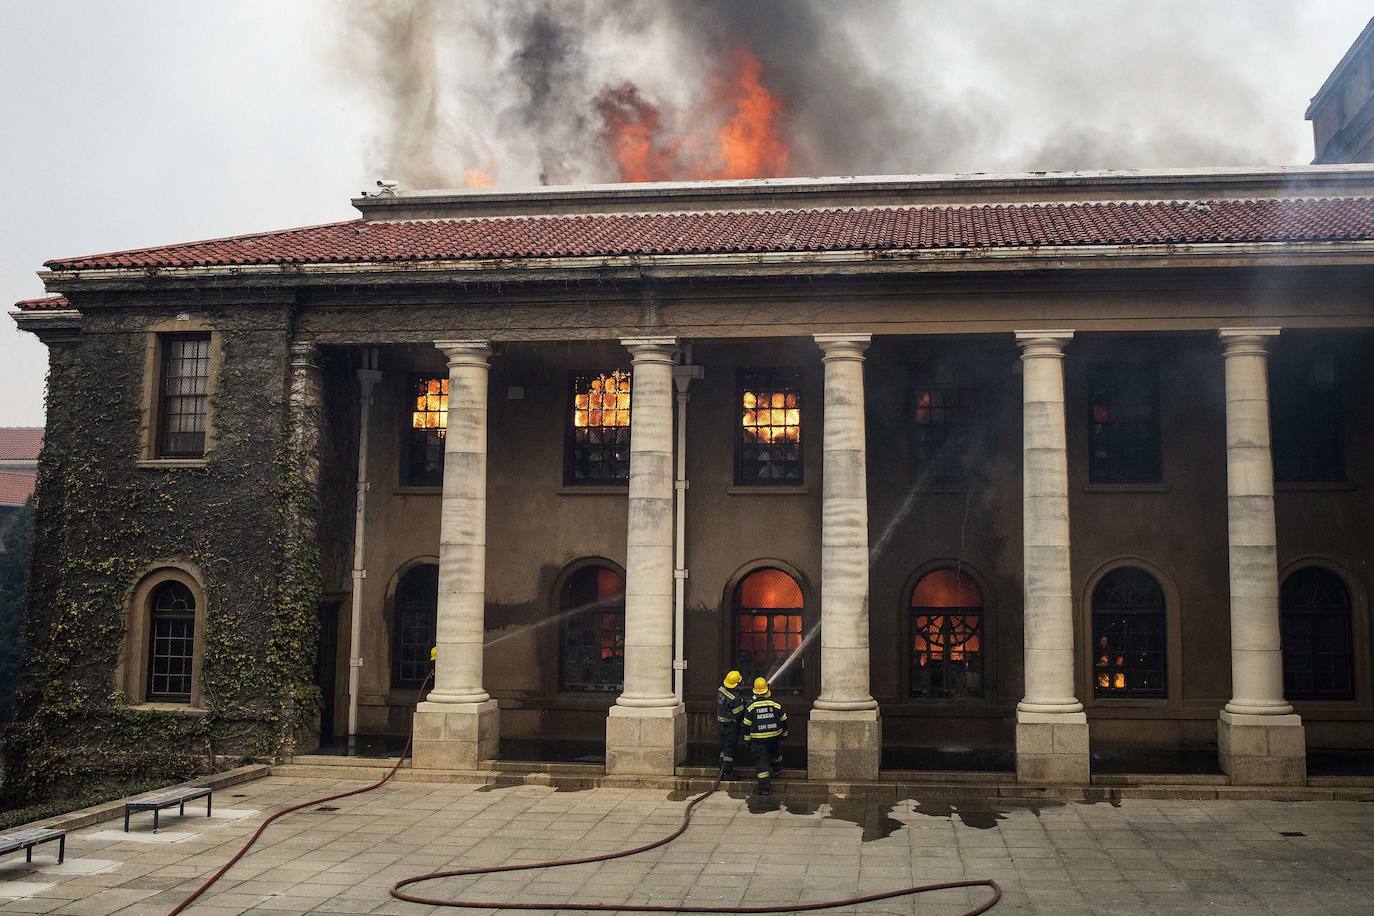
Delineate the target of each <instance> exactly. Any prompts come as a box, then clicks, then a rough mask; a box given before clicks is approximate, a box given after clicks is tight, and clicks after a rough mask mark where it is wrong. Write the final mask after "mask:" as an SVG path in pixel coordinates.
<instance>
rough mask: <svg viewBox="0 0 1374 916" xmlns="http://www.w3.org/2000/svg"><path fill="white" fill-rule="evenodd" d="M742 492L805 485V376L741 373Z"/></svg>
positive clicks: (739, 479)
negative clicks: (803, 377) (803, 405)
mask: <svg viewBox="0 0 1374 916" xmlns="http://www.w3.org/2000/svg"><path fill="white" fill-rule="evenodd" d="M738 388H739V399H738V400H737V401H736V403H737V404H738V405H739V407H740V411H741V413H740V426H739V442H738V448H737V449H736V455H737V461H736V464H735V483H736V484H737V485H739V486H756V485H763V486H778V485H782V486H798V485H800V484H801V483H802V469H803V462H802V441H801V373H799V372H793V371H786V370H778V369H751V370H747V371H742V372H740V373H739V385H738Z"/></svg>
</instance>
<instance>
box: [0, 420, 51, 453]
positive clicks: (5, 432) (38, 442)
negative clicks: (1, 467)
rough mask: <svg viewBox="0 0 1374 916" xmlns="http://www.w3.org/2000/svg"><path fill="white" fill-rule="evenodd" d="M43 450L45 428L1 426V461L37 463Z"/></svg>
mask: <svg viewBox="0 0 1374 916" xmlns="http://www.w3.org/2000/svg"><path fill="white" fill-rule="evenodd" d="M42 450H43V427H41V426H0V461H37V460H38V453H39V452H40V451H42Z"/></svg>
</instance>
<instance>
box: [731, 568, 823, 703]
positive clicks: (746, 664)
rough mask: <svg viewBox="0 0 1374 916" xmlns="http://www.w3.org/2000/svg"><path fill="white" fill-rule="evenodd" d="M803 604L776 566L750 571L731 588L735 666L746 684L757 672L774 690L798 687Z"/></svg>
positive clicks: (803, 679)
mask: <svg viewBox="0 0 1374 916" xmlns="http://www.w3.org/2000/svg"><path fill="white" fill-rule="evenodd" d="M802 608H803V601H802V592H801V587H800V586H798V585H797V580H796V579H793V578H792V577H791V576H789V575H788V574H787V573H785V572H783V571H782V570H780V569H760V570H757V571H755V572H752V573H750V574H749V575H747V576H745V577H744V579H743V580H742V581H741V582H740V584H739V585H738V586H737V587H736V588H735V613H734V617H735V667H736V668H737V669H738V670H739V672H740V674H741V675H743V676H744V681H743V683H744V685H745V686H746V687H749V686H752V685H753V683H754V678H757V677H762V678H767V679H768V684H769V686H770V687H771V688H772V690H773V691H774V692H779V693H801V692H802V690H803V689H804V687H805V686H806V675H805V665H806V660H805V658H804V657H803V653H802V642H803V640H802V613H803V610H802Z"/></svg>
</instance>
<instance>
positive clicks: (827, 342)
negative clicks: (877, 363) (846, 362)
mask: <svg viewBox="0 0 1374 916" xmlns="http://www.w3.org/2000/svg"><path fill="white" fill-rule="evenodd" d="M814 339H815V341H816V346H818V347H820V348H821V353H822V356H821V361H822V362H826V361H829V360H832V359H857V360H862V359H863V358H864V351H865V350H867V349H868V345H869V344H870V343H872V342H873V335H872V334H852V333H842V334H817V335H815V338H814Z"/></svg>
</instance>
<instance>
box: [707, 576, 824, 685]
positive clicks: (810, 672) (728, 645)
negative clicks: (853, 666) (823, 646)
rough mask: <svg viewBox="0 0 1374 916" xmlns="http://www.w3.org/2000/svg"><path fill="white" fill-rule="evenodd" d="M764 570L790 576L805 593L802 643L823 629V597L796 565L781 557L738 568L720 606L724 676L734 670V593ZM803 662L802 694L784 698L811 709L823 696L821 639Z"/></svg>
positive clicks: (814, 643) (812, 646)
mask: <svg viewBox="0 0 1374 916" xmlns="http://www.w3.org/2000/svg"><path fill="white" fill-rule="evenodd" d="M761 569H777V570H781V571H782V572H785V573H787V574H788V575H789V576H791V577H792V579H793V580H794V581H795V582H796V583H797V587H798V588H800V589H801V593H802V639H803V640H805V639H806V634H808V633H810V632H811V630H812V628H814V627H817V626H819V625H820V622H821V607H820V600H821V593H820V589H819V587H817V586H815V585H813V584H812V581H811V579H810V578H809V577H808V576H807V575H806V574H805V573H804V572H802V570H801V568H800V567H798V566H797V565H795V564H793V563H789V562H788V561H786V560H783V559H780V558H778V557H758V558H756V559H753V560H750V561H748V562H747V563H745V564H743V565H742V566H740V567H739V568H737V569H736V570H735V571H734V572H733V573H731V574H730V577H729V578H728V579H727V580H726V583H725V591H724V592H723V593H722V595H721V602H720V605H719V606H720V609H721V614H720V655H719V658H720V670H721V671H722V672H725V671H730V670H733V669H734V667H735V592H736V590H738V588H739V585H740V583H741V582H743V581H744V580H745V579H746V578H748V576H749V575H750V574H751V573H756V572H758V571H759V570H761ZM803 658H804V659H806V660H807V661H809V662H810V664H809V665H807V666H806V667H805V668H804V669H803V670H804V674H803V677H802V690H801V692H800V693H796V694H793V693H788V694H785V695H783V696H784V702H787V701H789V700H790V702H792V703H799V702H805V703H806V704H807V705H808V707H809V705H810V703H811V702H812V701H814V700H815V699H816V697H818V696H819V695H820V688H821V652H820V639H819V638H817V639H814V640H813V641H812V643H811V645H810V646H808V647H807V649H806V650H805V653H804V655H803ZM743 686H744V687H746V688H750V689H752V687H753V684H752V683H749V684H743Z"/></svg>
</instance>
